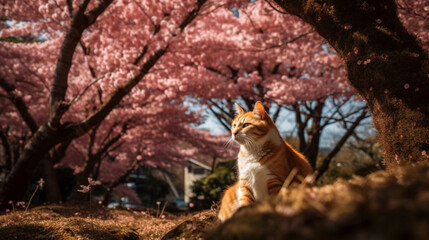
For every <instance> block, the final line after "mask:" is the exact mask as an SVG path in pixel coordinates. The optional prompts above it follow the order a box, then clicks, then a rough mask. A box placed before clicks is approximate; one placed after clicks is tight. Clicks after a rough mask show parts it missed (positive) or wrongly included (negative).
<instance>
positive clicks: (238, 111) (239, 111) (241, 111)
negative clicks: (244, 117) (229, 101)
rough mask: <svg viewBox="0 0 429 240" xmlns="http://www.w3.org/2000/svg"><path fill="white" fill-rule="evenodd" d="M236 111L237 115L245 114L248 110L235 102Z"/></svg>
mask: <svg viewBox="0 0 429 240" xmlns="http://www.w3.org/2000/svg"><path fill="white" fill-rule="evenodd" d="M235 113H236V114H237V115H241V114H245V113H246V111H244V109H243V108H242V107H241V106H240V105H238V103H235Z"/></svg>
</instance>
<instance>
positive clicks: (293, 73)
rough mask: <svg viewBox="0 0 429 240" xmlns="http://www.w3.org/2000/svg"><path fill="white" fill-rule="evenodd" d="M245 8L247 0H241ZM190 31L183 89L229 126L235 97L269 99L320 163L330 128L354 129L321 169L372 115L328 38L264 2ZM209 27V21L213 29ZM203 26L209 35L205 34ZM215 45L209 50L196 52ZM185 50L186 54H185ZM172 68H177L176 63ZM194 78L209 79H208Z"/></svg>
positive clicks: (181, 60) (210, 18) (205, 20)
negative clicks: (291, 119) (324, 135)
mask: <svg viewBox="0 0 429 240" xmlns="http://www.w3.org/2000/svg"><path fill="white" fill-rule="evenodd" d="M237 6H240V5H237ZM200 20H201V21H200V22H199V24H196V25H192V26H190V27H189V28H188V30H187V32H186V37H187V38H189V39H190V42H189V45H187V46H186V45H185V46H186V47H185V48H183V49H182V50H181V51H178V52H176V54H177V55H178V61H177V62H174V63H172V64H176V65H179V66H183V68H184V69H186V71H180V72H172V73H171V75H173V76H174V74H177V75H179V76H180V77H178V78H180V79H182V82H184V85H182V89H183V90H184V91H189V92H190V93H189V94H190V95H191V96H193V97H194V98H196V99H198V100H199V103H201V104H204V105H205V106H207V109H208V110H209V111H210V113H211V114H212V115H213V116H215V117H216V118H217V120H218V122H219V123H220V125H221V126H223V128H224V129H225V130H227V131H229V128H230V123H231V121H232V119H233V118H234V115H235V109H233V106H234V105H233V103H234V102H235V101H239V102H241V103H243V104H244V106H245V107H246V108H247V109H252V108H253V104H254V103H255V102H256V101H262V102H263V103H264V105H265V106H266V107H267V111H268V112H269V113H270V115H271V117H272V118H273V120H274V121H275V122H276V123H277V126H279V127H281V124H284V123H283V122H281V121H279V116H281V115H282V112H285V111H289V112H291V113H293V114H295V116H296V117H295V121H294V122H292V123H291V124H292V125H294V126H295V128H294V129H295V133H296V134H297V136H298V137H299V146H298V147H299V150H300V151H301V152H302V153H304V155H305V156H306V157H307V159H308V160H309V162H310V163H311V165H312V167H313V168H316V161H317V158H318V156H319V154H318V153H319V147H320V138H321V135H322V133H323V131H324V130H325V129H326V127H328V126H330V125H333V124H336V123H339V124H344V126H346V127H347V130H348V131H345V132H344V135H342V136H340V137H339V140H338V142H337V144H335V145H336V147H335V148H333V151H332V152H331V154H329V155H327V157H326V159H324V160H323V161H324V162H326V163H325V164H323V165H322V166H323V168H321V169H320V171H324V170H325V168H324V166H326V165H327V164H329V161H330V160H331V159H332V158H333V157H334V156H335V154H336V153H337V152H338V150H339V149H340V148H341V146H343V144H344V143H345V141H346V140H347V139H348V137H350V136H351V134H352V133H353V131H354V129H355V128H356V127H357V126H359V124H360V123H361V122H362V121H363V120H364V119H366V118H368V117H369V113H368V110H367V107H366V104H365V103H364V102H363V101H361V100H360V99H359V98H357V97H356V96H355V95H354V91H353V90H352V88H351V87H350V86H349V84H348V83H347V79H346V75H345V68H344V66H343V64H342V62H341V59H340V58H339V57H338V56H336V55H335V54H334V53H333V52H332V51H331V50H330V49H329V47H328V46H327V45H326V44H325V43H324V42H323V39H322V38H321V37H320V36H319V35H318V34H317V33H315V32H314V31H313V30H312V29H311V28H309V27H308V26H306V25H305V23H304V22H302V21H300V20H299V19H298V18H296V17H293V16H291V15H284V14H279V13H277V12H275V11H274V10H272V9H270V7H269V6H267V5H266V3H264V2H263V1H257V2H255V3H252V4H247V5H245V6H243V7H237V8H235V9H234V11H231V9H219V10H218V11H216V12H212V13H210V14H209V15H207V16H202V17H201V19H200ZM208 26H210V27H208ZM202 32H204V36H206V35H207V36H210V38H209V39H208V38H207V37H200V34H201V33H202ZM208 49H212V50H215V51H214V52H210V54H199V55H197V54H195V53H196V52H203V53H204V52H206V51H207V50H208ZM179 56H180V57H179ZM171 68H172V69H176V68H174V67H173V66H172V67H171ZM195 78H198V79H204V85H203V86H202V84H201V83H200V82H198V81H194V79H195Z"/></svg>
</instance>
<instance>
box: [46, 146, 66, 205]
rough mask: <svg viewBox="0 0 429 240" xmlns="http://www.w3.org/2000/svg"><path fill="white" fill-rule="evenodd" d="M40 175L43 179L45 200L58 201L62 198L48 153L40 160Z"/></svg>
mask: <svg viewBox="0 0 429 240" xmlns="http://www.w3.org/2000/svg"><path fill="white" fill-rule="evenodd" d="M42 177H43V180H45V184H44V186H43V188H44V194H45V197H46V201H48V202H50V203H58V202H60V201H61V199H62V197H61V191H60V186H59V184H58V178H57V174H56V172H55V169H54V165H53V163H52V159H51V158H50V156H49V155H48V154H47V155H45V156H44V157H43V160H42Z"/></svg>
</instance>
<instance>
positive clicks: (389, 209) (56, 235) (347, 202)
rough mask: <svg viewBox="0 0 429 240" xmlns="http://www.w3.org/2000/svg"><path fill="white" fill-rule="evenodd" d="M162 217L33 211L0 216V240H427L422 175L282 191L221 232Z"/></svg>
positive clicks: (218, 227) (206, 217) (427, 199)
mask: <svg viewBox="0 0 429 240" xmlns="http://www.w3.org/2000/svg"><path fill="white" fill-rule="evenodd" d="M91 215H92V218H91ZM164 215H165V217H164V218H157V217H156V211H155V210H151V209H140V210H136V209H107V208H104V207H102V206H97V207H92V210H91V211H90V209H89V206H86V205H81V206H76V205H46V206H39V207H34V208H31V209H29V210H28V211H27V212H25V211H24V210H16V211H12V212H9V213H6V214H3V215H0V240H2V239H5V240H10V239H39V240H45V239H58V240H63V239H82V240H83V239H94V240H98V239H124V240H133V239H163V240H167V239H180V240H181V239H186V240H188V239H374V240H377V239H389V240H390V239H393V240H395V239H398V240H399V239H422V240H423V239H424V240H427V239H429V167H428V166H415V167H407V168H402V169H398V170H390V171H389V172H386V171H380V172H377V173H373V174H371V175H369V176H367V177H365V178H363V177H355V178H353V179H351V180H348V181H345V180H338V181H337V182H335V183H334V184H331V185H325V186H320V187H319V186H312V185H311V184H306V185H304V184H301V185H295V186H289V187H288V188H287V189H283V190H282V192H281V194H279V196H278V197H276V198H273V199H271V200H269V201H267V202H263V203H259V204H256V205H254V206H252V207H246V208H242V209H240V210H239V211H238V212H237V214H235V215H234V216H233V217H232V218H231V219H230V220H228V221H227V222H225V223H224V224H220V223H219V220H218V219H217V217H216V212H215V211H211V210H207V211H203V212H194V213H192V214H190V213H187V214H182V215H173V214H169V213H166V214H164ZM91 219H92V220H91Z"/></svg>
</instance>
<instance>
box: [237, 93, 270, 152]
mask: <svg viewBox="0 0 429 240" xmlns="http://www.w3.org/2000/svg"><path fill="white" fill-rule="evenodd" d="M235 107H236V112H237V115H236V116H235V118H234V120H233V121H232V124H231V134H232V136H231V137H232V139H233V140H235V141H236V142H238V143H239V144H240V145H254V144H257V143H258V142H259V141H260V140H262V139H264V137H265V136H267V134H269V132H270V130H271V129H273V127H274V128H275V126H273V125H274V124H273V122H272V120H271V118H270V116H269V115H268V114H267V112H266V111H265V108H264V106H263V105H262V103H261V102H259V101H258V102H256V104H255V107H254V108H253V111H249V112H246V111H245V110H244V109H243V108H242V107H240V105H238V104H237V103H235ZM257 145H258V144H257Z"/></svg>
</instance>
